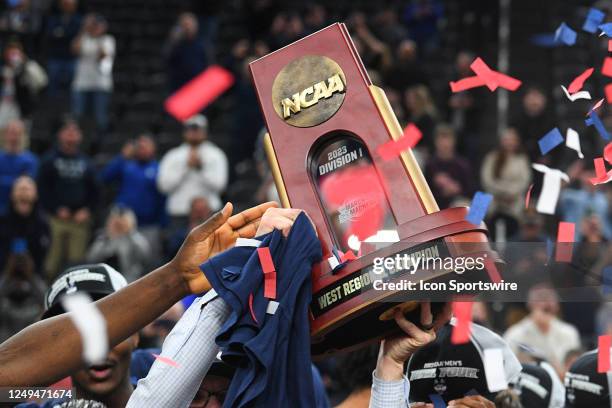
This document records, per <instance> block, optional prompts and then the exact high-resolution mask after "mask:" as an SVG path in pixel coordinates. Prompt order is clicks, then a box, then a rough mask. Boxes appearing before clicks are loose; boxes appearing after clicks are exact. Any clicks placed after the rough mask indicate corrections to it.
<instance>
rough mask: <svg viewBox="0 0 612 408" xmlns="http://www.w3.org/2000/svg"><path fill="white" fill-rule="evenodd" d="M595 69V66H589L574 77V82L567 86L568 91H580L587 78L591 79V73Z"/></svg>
mask: <svg viewBox="0 0 612 408" xmlns="http://www.w3.org/2000/svg"><path fill="white" fill-rule="evenodd" d="M594 70H595V69H593V68H588V69H586V70H585V71H584V72H583V73H582V74H580V75H578V76H577V77H576V78H574V80H573V81H572V83H571V84H570V85H569V86H568V87H567V91H568V92H569V93H574V92H578V91H579V90H581V89H582V87H583V86H584V83H585V82H586V80H587V79H589V77H590V76H591V74H593V71H594Z"/></svg>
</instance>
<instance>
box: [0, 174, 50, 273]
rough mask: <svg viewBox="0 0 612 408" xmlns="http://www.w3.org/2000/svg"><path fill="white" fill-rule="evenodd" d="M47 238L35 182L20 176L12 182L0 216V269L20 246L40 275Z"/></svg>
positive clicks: (46, 226)
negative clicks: (3, 210) (30, 258)
mask: <svg viewBox="0 0 612 408" xmlns="http://www.w3.org/2000/svg"><path fill="white" fill-rule="evenodd" d="M50 244H51V238H50V234H49V223H48V222H47V219H46V217H45V216H44V215H43V213H42V211H41V209H40V207H39V205H38V192H37V190H36V183H35V182H34V180H33V179H32V178H31V177H30V176H21V177H19V178H18V179H17V180H16V181H15V184H14V185H13V189H12V192H11V204H10V206H9V209H8V214H6V215H4V216H3V217H0V271H2V270H4V267H5V265H6V261H7V259H8V258H9V257H10V254H11V253H14V252H15V251H16V248H23V250H24V251H27V252H28V253H29V254H30V255H31V256H32V260H33V262H34V272H35V273H37V274H40V275H42V272H43V264H44V260H45V256H46V255H47V251H48V249H49V245H50Z"/></svg>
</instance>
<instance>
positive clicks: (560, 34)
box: [555, 23, 577, 45]
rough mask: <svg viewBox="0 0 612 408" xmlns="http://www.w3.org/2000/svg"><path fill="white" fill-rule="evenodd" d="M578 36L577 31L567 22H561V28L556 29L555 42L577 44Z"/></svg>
mask: <svg viewBox="0 0 612 408" xmlns="http://www.w3.org/2000/svg"><path fill="white" fill-rule="evenodd" d="M576 37H577V34H576V32H575V31H574V30H572V29H571V28H569V26H568V25H567V24H565V23H561V25H560V26H559V28H557V30H556V31H555V42H557V43H561V44H565V45H574V44H576Z"/></svg>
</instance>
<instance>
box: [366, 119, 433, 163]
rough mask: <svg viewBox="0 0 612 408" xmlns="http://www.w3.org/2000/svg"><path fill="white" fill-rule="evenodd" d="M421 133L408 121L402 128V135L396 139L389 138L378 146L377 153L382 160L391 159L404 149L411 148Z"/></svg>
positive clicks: (421, 135) (419, 138)
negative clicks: (404, 127)
mask: <svg viewBox="0 0 612 408" xmlns="http://www.w3.org/2000/svg"><path fill="white" fill-rule="evenodd" d="M421 137H423V134H422V133H421V131H420V130H419V128H417V127H416V126H415V125H413V124H412V123H410V124H409V125H408V126H406V129H404V135H403V136H402V137H401V138H400V139H398V140H390V141H388V142H386V143H383V144H382V145H380V146H378V149H377V151H378V154H379V155H380V156H381V157H382V158H383V160H391V159H394V158H396V157H397V156H399V155H400V154H401V153H402V152H403V151H404V150H408V149H412V148H413V147H414V146H416V144H417V143H418V142H419V140H421Z"/></svg>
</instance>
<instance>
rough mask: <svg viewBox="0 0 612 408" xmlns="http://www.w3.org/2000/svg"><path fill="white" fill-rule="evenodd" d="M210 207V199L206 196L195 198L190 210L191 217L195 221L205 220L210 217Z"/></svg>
mask: <svg viewBox="0 0 612 408" xmlns="http://www.w3.org/2000/svg"><path fill="white" fill-rule="evenodd" d="M210 213H211V211H210V207H209V206H208V200H207V199H205V198H204V197H197V198H194V199H193V201H192V202H191V211H190V212H189V219H190V220H191V221H192V222H193V223H198V224H199V223H201V222H204V221H205V220H206V219H207V218H208V217H210Z"/></svg>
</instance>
